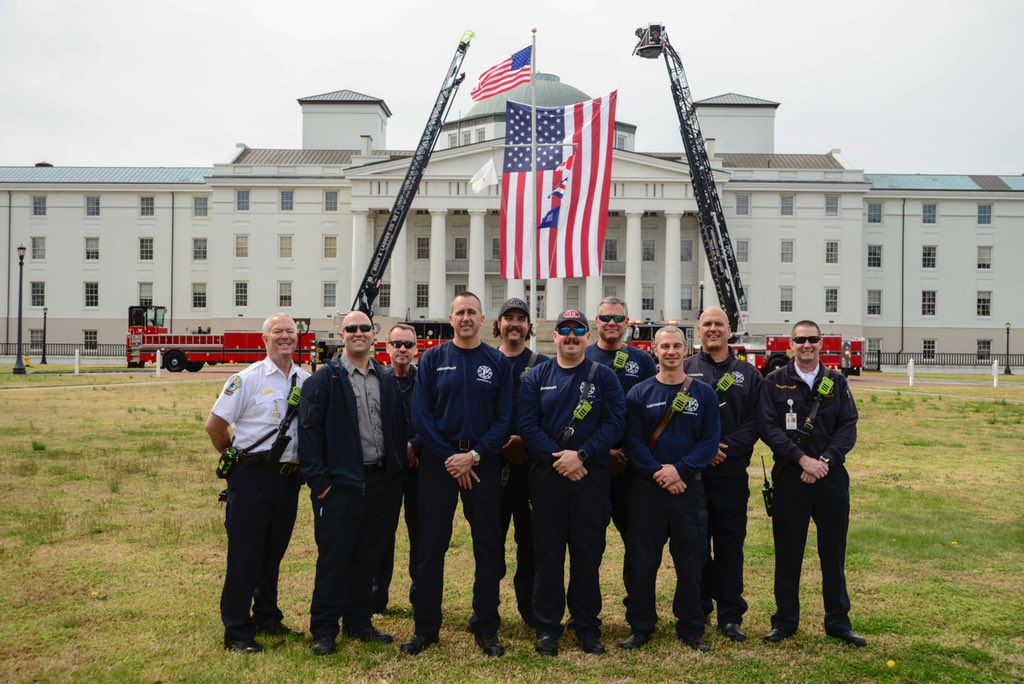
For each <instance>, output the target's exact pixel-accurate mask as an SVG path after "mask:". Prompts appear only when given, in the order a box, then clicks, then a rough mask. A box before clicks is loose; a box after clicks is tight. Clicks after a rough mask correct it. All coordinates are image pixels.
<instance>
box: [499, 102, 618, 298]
mask: <svg viewBox="0 0 1024 684" xmlns="http://www.w3.org/2000/svg"><path fill="white" fill-rule="evenodd" d="M616 98H617V93H616V92H612V93H611V94H609V95H606V96H604V97H599V98H596V99H593V100H589V101H587V102H581V103H579V104H574V105H569V106H567V107H538V108H537V143H538V147H537V174H536V179H537V180H536V182H537V185H536V192H535V193H534V195H533V197H532V198H531V196H530V192H529V190H530V173H531V171H532V168H531V166H530V148H529V147H506V148H505V161H504V165H503V167H502V171H503V173H502V178H501V277H502V278H506V279H514V280H519V279H528V278H532V277H533V269H532V268H531V264H534V263H536V266H537V277H538V278H580V277H584V276H592V275H600V274H601V266H602V264H601V259H602V257H603V253H602V252H603V250H602V247H603V245H604V236H605V232H606V231H607V228H608V194H609V189H610V187H611V177H612V141H613V140H614V135H615V102H616ZM505 142H506V143H507V144H510V145H529V144H530V106H529V105H525V104H519V103H518V102H508V103H507V104H506V114H505ZM559 143H561V144H559ZM551 144H553V146H547V145H551ZM570 157H574V158H573V160H572V169H571V173H570V172H569V170H568V169H566V166H567V165H565V164H564V162H565V160H567V159H569V158H570ZM565 176H568V179H567V182H566V185H565V188H564V191H563V194H562V196H561V197H560V198H559V197H553V196H552V193H553V192H554V190H555V189H556V188H557V187H558V186H559V184H561V183H562V181H563V178H564V177H565ZM559 200H560V202H561V207H560V208H559V210H558V211H557V212H555V215H557V226H552V228H546V229H544V230H539V231H538V232H537V252H536V257H534V254H533V252H532V251H531V245H530V242H531V241H530V238H529V233H528V232H527V229H526V225H525V224H527V223H529V224H531V225H532V227H533V228H534V229H535V230H536V228H537V225H538V224H539V223H540V217H542V216H545V215H547V214H548V212H550V211H551V209H552V202H553V201H559ZM531 212H532V213H533V215H534V218H533V219H532V220H527V217H529V216H530V214H531Z"/></svg>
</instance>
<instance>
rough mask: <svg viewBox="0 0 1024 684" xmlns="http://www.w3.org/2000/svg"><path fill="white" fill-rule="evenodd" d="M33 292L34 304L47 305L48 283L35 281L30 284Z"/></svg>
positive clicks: (30, 289)
mask: <svg viewBox="0 0 1024 684" xmlns="http://www.w3.org/2000/svg"><path fill="white" fill-rule="evenodd" d="M29 291H30V292H31V293H32V306H46V283H45V282H42V281H33V282H31V283H30V284H29Z"/></svg>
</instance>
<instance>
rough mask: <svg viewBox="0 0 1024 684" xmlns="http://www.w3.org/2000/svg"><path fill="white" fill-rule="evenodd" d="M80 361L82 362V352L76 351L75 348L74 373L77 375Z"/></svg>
mask: <svg viewBox="0 0 1024 684" xmlns="http://www.w3.org/2000/svg"><path fill="white" fill-rule="evenodd" d="M81 363H82V352H80V351H78V350H77V349H76V350H75V375H78V373H79V370H80V369H81Z"/></svg>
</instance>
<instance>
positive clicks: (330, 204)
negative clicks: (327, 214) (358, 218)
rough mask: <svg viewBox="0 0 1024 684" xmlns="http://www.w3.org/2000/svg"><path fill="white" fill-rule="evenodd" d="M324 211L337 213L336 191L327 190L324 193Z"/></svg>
mask: <svg viewBox="0 0 1024 684" xmlns="http://www.w3.org/2000/svg"><path fill="white" fill-rule="evenodd" d="M324 211H338V191H337V190H327V191H325V192H324Z"/></svg>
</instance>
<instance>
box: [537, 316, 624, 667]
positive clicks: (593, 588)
mask: <svg viewBox="0 0 1024 684" xmlns="http://www.w3.org/2000/svg"><path fill="white" fill-rule="evenodd" d="M589 334H590V329H589V326H588V325H587V318H586V316H584V315H583V313H581V312H580V311H576V310H574V309H569V310H567V311H563V312H562V314H561V315H560V316H559V317H558V319H557V321H556V323H555V330H554V333H553V335H554V340H555V351H556V357H555V358H554V359H551V360H550V361H547V362H545V363H542V364H541V365H539V366H537V367H536V368H534V369H533V370H532V371H530V372H529V373H528V374H527V375H526V377H525V378H524V379H523V384H522V386H521V387H520V390H519V399H518V411H519V434H521V435H522V437H523V441H524V442H525V443H526V448H527V451H528V453H529V457H530V461H531V470H530V495H531V497H532V500H533V516H534V518H533V520H534V527H533V534H534V544H535V550H536V554H537V574H536V577H535V581H534V593H533V611H534V617H535V619H536V621H537V643H536V646H535V650H536V651H537V653H539V654H541V655H546V656H555V655H558V640H559V639H560V638H561V636H562V617H563V615H564V614H565V607H566V603H567V602H568V605H569V614H570V616H571V617H572V619H573V621H574V622H575V629H576V637H577V639H578V640H579V643H580V647H581V648H582V649H583V651H584V652H586V653H591V654H594V655H600V654H602V653H604V652H605V649H604V645H603V644H602V643H601V618H600V613H601V577H600V568H601V557H602V556H603V554H604V548H605V533H606V531H607V528H608V490H609V478H608V464H609V461H610V456H609V451H610V449H611V448H612V447H613V446H614V445H615V444H617V443H618V442H619V439H620V438H621V436H622V429H623V416H624V414H625V399H624V397H623V394H622V387H621V386H620V385H619V382H618V381H617V380H616V378H615V374H614V373H613V372H612V370H611V369H610V368H608V367H607V366H605V365H602V364H600V363H597V362H593V361H587V360H586V355H585V351H586V347H587V339H588V337H589ZM566 548H568V550H569V588H568V592H567V591H566V590H565V551H566Z"/></svg>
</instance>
